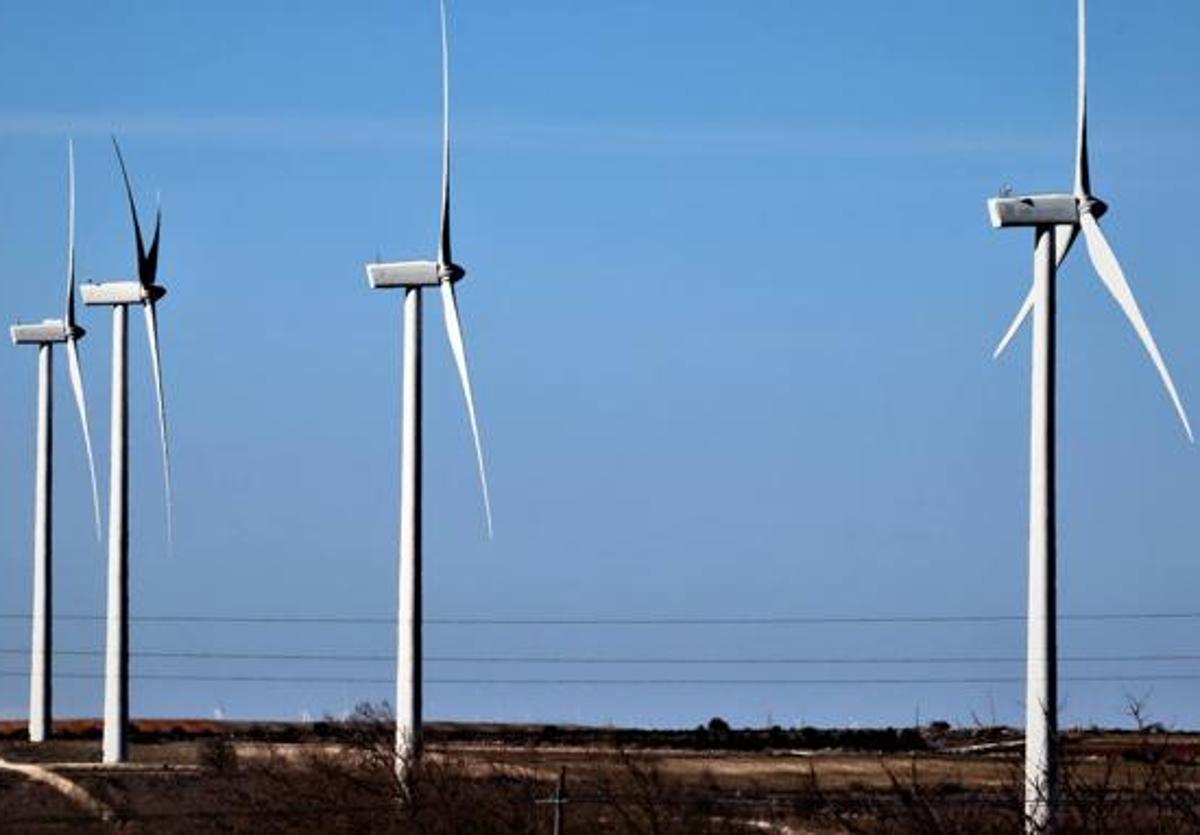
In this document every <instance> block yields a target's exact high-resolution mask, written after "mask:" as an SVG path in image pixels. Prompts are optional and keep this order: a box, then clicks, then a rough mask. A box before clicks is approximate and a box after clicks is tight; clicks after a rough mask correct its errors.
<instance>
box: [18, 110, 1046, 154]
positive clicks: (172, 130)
mask: <svg viewBox="0 0 1200 835" xmlns="http://www.w3.org/2000/svg"><path fill="white" fill-rule="evenodd" d="M114 133H115V134H119V135H121V136H139V137H143V138H149V139H155V138H157V139H164V140H171V141H177V142H178V141H184V142H196V143H203V144H236V145H250V146H261V145H288V146H306V147H320V148H331V149H346V150H354V149H356V148H374V147H380V146H387V147H393V148H394V147H396V146H397V144H400V145H403V146H412V147H430V146H435V145H436V143H437V139H438V123H437V120H436V119H433V118H426V119H417V118H379V117H370V116H331V117H313V116H288V115H255V116H235V115H219V114H216V115H139V114H67V113H36V112H29V113H0V136H3V137H50V136H53V137H60V136H65V135H68V134H69V135H74V136H88V135H104V136H107V135H109V134H114ZM455 141H456V143H458V144H460V145H464V146H467V147H476V148H481V149H484V150H498V151H508V152H537V153H553V154H566V155H572V154H587V155H645V156H665V155H679V154H688V155H692V154H696V155H711V154H719V155H730V154H736V155H747V156H781V155H789V154H795V153H809V154H821V155H830V156H839V157H845V156H849V157H877V158H887V157H908V156H926V155H942V154H1001V153H1014V152H1015V153H1028V152H1042V151H1046V150H1049V149H1051V148H1052V147H1053V145H1052V143H1051V142H1049V141H1031V140H1030V139H1028V138H1027V137H1024V136H1019V135H1015V134H1013V133H1011V132H1009V131H1005V130H1001V129H996V130H990V131H986V132H984V133H974V132H966V131H963V130H960V129H958V128H957V127H956V126H955V125H952V124H946V125H927V126H924V127H922V128H920V129H917V130H914V129H913V128H912V127H911V126H909V127H905V126H899V125H874V126H872V125H842V126H829V127H820V128H801V127H770V126H737V127H730V126H725V125H695V124H693V125H686V124H685V125H662V124H649V123H647V124H614V123H605V122H594V123H588V122H565V121H561V120H536V119H535V120H529V119H523V120H512V121H508V120H503V121H502V120H497V119H466V118H464V119H462V120H459V121H458V122H457V123H456V135H455Z"/></svg>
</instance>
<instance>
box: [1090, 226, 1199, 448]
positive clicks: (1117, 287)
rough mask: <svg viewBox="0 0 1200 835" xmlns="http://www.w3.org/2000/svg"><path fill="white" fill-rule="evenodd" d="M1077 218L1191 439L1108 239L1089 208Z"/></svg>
mask: <svg viewBox="0 0 1200 835" xmlns="http://www.w3.org/2000/svg"><path fill="white" fill-rule="evenodd" d="M1079 220H1080V223H1081V225H1082V226H1083V235H1084V239H1085V240H1086V241H1087V248H1088V254H1089V255H1091V256H1092V264H1094V265H1095V267H1096V272H1097V273H1099V274H1100V280H1101V281H1103V282H1104V286H1105V287H1107V288H1108V292H1110V293H1112V296H1113V298H1114V299H1116V300H1117V304H1118V305H1120V307H1121V310H1123V311H1124V312H1125V316H1126V317H1127V318H1128V319H1129V323H1130V324H1131V325H1133V329H1134V330H1135V331H1137V335H1138V337H1139V338H1140V339H1141V340H1142V345H1143V346H1145V348H1146V353H1148V354H1149V355H1150V359H1152V360H1153V361H1154V366H1155V368H1157V369H1158V375H1159V376H1160V377H1161V378H1162V381H1163V385H1164V386H1166V387H1167V394H1169V395H1171V401H1172V402H1173V403H1174V404H1175V411H1176V412H1178V413H1179V419H1180V420H1181V421H1183V431H1185V432H1186V433H1187V436H1188V440H1189V441H1193V443H1194V442H1195V439H1194V438H1193V437H1192V427H1191V424H1189V423H1188V418H1187V413H1186V412H1184V410H1183V403H1181V402H1180V400H1179V394H1178V393H1177V392H1176V391H1175V383H1174V382H1173V381H1172V380H1171V372H1170V371H1168V370H1167V364H1166V363H1165V362H1163V358H1162V354H1160V353H1159V352H1158V346H1157V345H1156V344H1155V343H1154V337H1153V336H1152V335H1151V334H1150V328H1149V327H1148V326H1147V325H1146V320H1145V319H1144V318H1143V317H1142V311H1141V310H1140V309H1139V308H1138V303H1137V300H1136V299H1135V298H1134V297H1133V290H1132V289H1130V287H1129V282H1128V281H1127V280H1126V278H1125V273H1124V271H1122V270H1121V265H1120V263H1118V262H1117V256H1116V255H1115V254H1114V253H1113V251H1112V247H1111V246H1109V245H1108V240H1107V239H1106V238H1105V237H1104V233H1103V232H1102V231H1100V224H1098V223H1096V219H1095V218H1094V217H1092V213H1091V212H1083V213H1082V214H1081V215H1080V218H1079Z"/></svg>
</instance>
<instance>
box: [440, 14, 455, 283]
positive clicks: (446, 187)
mask: <svg viewBox="0 0 1200 835" xmlns="http://www.w3.org/2000/svg"><path fill="white" fill-rule="evenodd" d="M441 10H442V228H441V237H440V238H439V240H438V263H439V264H442V265H446V264H449V263H451V258H452V257H453V256H452V255H451V254H450V47H449V42H448V40H447V35H446V0H441Z"/></svg>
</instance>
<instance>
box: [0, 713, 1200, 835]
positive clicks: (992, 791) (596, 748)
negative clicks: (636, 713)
mask: <svg viewBox="0 0 1200 835" xmlns="http://www.w3.org/2000/svg"><path fill="white" fill-rule="evenodd" d="M98 730H99V729H98V728H97V727H95V723H86V722H85V723H79V724H77V725H74V726H73V725H71V724H69V723H68V724H64V725H60V726H59V729H58V732H59V734H60V735H61V738H59V739H55V740H53V741H50V742H47V743H42V744H40V745H36V746H35V745H31V744H30V743H28V742H27V741H24V740H23V739H22V736H23V733H22V732H21V730H20V729H19V728H18V727H16V726H8V727H6V726H4V725H0V765H2V767H0V830H2V831H4V832H111V831H117V830H118V829H119V830H120V831H121V832H189V833H190V832H254V833H256V835H258V833H264V832H343V831H344V832H429V833H442V832H447V833H450V832H454V833H459V832H463V833H470V832H480V833H484V832H486V833H489V835H497V834H499V835H503V833H509V832H513V833H516V832H521V833H539V832H547V833H548V832H551V831H552V826H553V823H552V820H553V814H554V806H555V804H553V803H552V802H550V801H551V800H552V799H553V797H554V794H555V785H556V782H557V780H558V777H559V775H560V773H563V774H564V775H565V788H566V792H565V794H566V803H565V805H562V806H561V807H560V808H561V809H562V810H563V812H564V814H565V817H564V824H565V825H564V830H563V831H564V832H586V833H591V832H614V833H625V832H646V833H662V834H663V835H669V833H676V832H678V833H692V832H695V833H726V832H728V833H732V832H779V833H801V832H803V833H853V832H863V833H875V832H879V833H883V832H889V833H890V832H895V833H908V832H912V833H917V832H921V833H938V832H947V833H949V832H963V833H966V832H971V833H988V832H1012V831H1017V830H1018V829H1019V828H1020V823H1021V785H1022V784H1021V773H1020V768H1021V756H1022V754H1023V752H1022V750H1021V741H1020V738H1019V736H1017V735H1016V734H1015V733H1014V732H1011V731H1008V730H1007V729H993V730H992V731H991V732H989V733H985V734H981V733H979V731H978V730H973V731H969V732H967V731H963V732H955V731H952V730H946V729H936V730H934V729H927V730H925V731H924V732H922V733H921V734H920V735H918V736H916V737H912V736H910V737H906V739H907V740H908V741H907V742H906V743H905V744H910V745H911V746H912V748H911V750H891V751H886V752H881V751H878V750H846V749H845V748H832V747H830V748H815V747H813V748H790V747H774V746H773V745H772V744H770V741H769V740H767V739H766V738H765V737H763V736H762V735H761V734H758V735H750V734H749V732H747V733H746V735H743V736H740V737H739V736H738V735H737V734H739V733H741V732H730V733H729V734H725V735H722V738H721V740H719V742H720V743H721V744H720V745H710V746H709V747H704V745H703V744H702V743H704V742H706V741H707V742H709V743H712V742H713V740H712V739H708V738H706V737H697V736H696V733H699V732H680V734H679V735H678V736H676V737H672V736H670V735H669V734H668V735H663V734H662V733H654V734H646V735H642V736H639V735H638V734H637V733H636V732H621V733H620V734H616V735H615V736H614V732H612V731H611V730H608V729H602V730H597V729H563V728H556V729H552V730H547V729H546V728H524V729H522V728H512V727H508V728H503V727H496V726H432V727H431V728H430V733H429V740H428V743H427V747H426V752H427V755H426V757H425V759H424V760H423V763H422V765H421V766H420V768H418V769H414V774H417V773H418V772H419V776H418V777H414V782H413V783H412V784H411V785H409V786H408V787H407V789H405V791H407V792H409V794H408V795H407V796H405V795H402V786H401V784H399V783H398V782H397V781H396V779H395V776H394V767H393V766H394V764H393V763H392V761H391V759H390V734H389V733H388V731H387V729H386V728H385V727H383V726H372V725H370V724H364V725H362V726H361V727H356V728H352V729H347V728H340V727H332V726H326V727H322V728H316V727H313V726H305V727H297V726H291V725H280V724H270V725H236V724H218V723H211V722H208V723H194V722H159V723H139V724H138V727H137V730H136V733H135V734H134V737H133V746H132V751H131V754H132V756H131V762H130V763H128V764H125V765H122V766H102V765H99V763H98V761H99V759H100V742H99V734H98ZM829 733H830V734H832V736H830V737H829V741H837V740H838V739H840V737H838V736H837V735H836V732H832V731H831V732H829ZM548 738H549V740H550V741H548ZM772 738H773V739H774V740H775V742H779V741H783V742H789V741H795V740H794V739H789V738H788V737H787V735H786V734H784V736H782V737H780V736H779V735H778V734H776V735H775V736H774V737H772ZM806 738H815V737H813V735H812V734H808V736H807V737H806ZM889 738H890V737H889ZM747 749H753V750H747ZM1062 758H1063V763H1064V770H1065V779H1064V788H1063V794H1062V802H1061V804H1060V805H1061V807H1062V809H1063V827H1062V828H1063V830H1064V831H1066V832H1073V831H1078V832H1114V833H1115V832H1121V833H1136V832H1143V831H1144V832H1200V735H1194V734H1168V733H1163V732H1159V731H1157V730H1151V731H1143V732H1141V733H1118V732H1090V733H1089V732H1072V733H1069V734H1066V735H1065V736H1064V740H1063V748H1062Z"/></svg>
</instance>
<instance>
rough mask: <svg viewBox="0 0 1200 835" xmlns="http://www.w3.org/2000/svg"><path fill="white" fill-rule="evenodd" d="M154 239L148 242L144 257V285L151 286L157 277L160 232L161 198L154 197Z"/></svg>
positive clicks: (158, 196) (157, 195)
mask: <svg viewBox="0 0 1200 835" xmlns="http://www.w3.org/2000/svg"><path fill="white" fill-rule="evenodd" d="M154 203H155V206H154V237H153V238H152V239H151V241H150V252H149V254H147V255H146V274H147V276H148V278H147V280H146V281H145V282H143V283H144V284H147V285H150V284H153V283H154V281H155V279H156V278H157V277H158V233H159V232H161V231H162V196H161V195H160V194H157V193H156V194H155V196H154Z"/></svg>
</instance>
